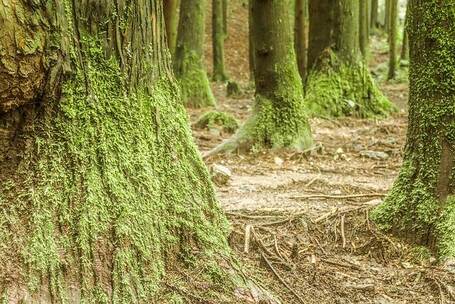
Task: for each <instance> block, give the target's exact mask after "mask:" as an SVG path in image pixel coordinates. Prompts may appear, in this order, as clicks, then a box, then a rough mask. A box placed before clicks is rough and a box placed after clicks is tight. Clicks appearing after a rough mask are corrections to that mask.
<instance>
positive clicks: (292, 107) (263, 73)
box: [208, 0, 312, 155]
mask: <svg viewBox="0 0 455 304" xmlns="http://www.w3.org/2000/svg"><path fill="white" fill-rule="evenodd" d="M291 4H292V5H291ZM293 4H294V3H293V0H268V1H265V2H264V1H263V0H253V1H252V7H251V10H252V29H253V32H252V38H253V43H254V62H255V70H254V79H255V84H256V96H255V106H254V107H255V108H254V113H253V114H252V116H251V117H250V118H249V119H248V120H247V121H246V122H245V124H244V125H243V126H242V127H241V128H240V129H239V130H238V132H237V133H236V134H235V135H234V137H233V138H231V139H229V140H228V141H226V142H225V143H223V144H221V145H220V146H218V147H216V148H215V149H214V150H212V151H211V152H209V154H208V155H211V154H214V153H218V152H221V151H233V150H236V149H240V150H249V149H251V148H258V149H261V148H283V147H289V148H293V149H297V150H302V149H306V148H308V147H309V146H311V145H312V137H311V131H310V126H309V123H308V119H307V116H306V114H305V110H304V104H303V89H302V82H301V78H300V76H299V71H298V68H297V60H296V55H295V50H294V33H293V30H292V29H293V20H291V19H290V18H289V16H290V15H291V16H292V11H291V9H294V5H293Z"/></svg>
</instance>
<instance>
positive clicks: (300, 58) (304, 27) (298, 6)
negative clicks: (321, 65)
mask: <svg viewBox="0 0 455 304" xmlns="http://www.w3.org/2000/svg"><path fill="white" fill-rule="evenodd" d="M295 51H296V54H297V65H298V68H299V73H300V77H301V78H302V79H303V80H304V79H305V78H306V74H307V70H308V66H307V65H308V0H296V1H295Z"/></svg>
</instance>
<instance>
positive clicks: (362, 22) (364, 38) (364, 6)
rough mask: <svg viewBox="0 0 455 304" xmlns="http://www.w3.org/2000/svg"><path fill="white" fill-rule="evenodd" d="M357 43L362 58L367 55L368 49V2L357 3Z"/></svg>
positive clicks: (365, 0)
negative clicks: (358, 13) (358, 43)
mask: <svg viewBox="0 0 455 304" xmlns="http://www.w3.org/2000/svg"><path fill="white" fill-rule="evenodd" d="M359 10H360V16H359V41H360V51H361V52H362V55H363V57H366V56H367V55H368V47H369V40H370V34H369V25H368V21H369V18H368V16H369V14H368V12H369V9H368V0H364V1H359Z"/></svg>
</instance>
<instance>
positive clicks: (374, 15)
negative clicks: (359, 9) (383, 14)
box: [370, 0, 379, 31]
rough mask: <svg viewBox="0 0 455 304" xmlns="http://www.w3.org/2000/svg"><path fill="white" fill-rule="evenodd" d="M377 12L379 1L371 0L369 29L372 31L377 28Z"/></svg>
mask: <svg viewBox="0 0 455 304" xmlns="http://www.w3.org/2000/svg"><path fill="white" fill-rule="evenodd" d="M378 10H379V0H371V17H370V28H371V29H372V31H374V30H376V29H377V28H378Z"/></svg>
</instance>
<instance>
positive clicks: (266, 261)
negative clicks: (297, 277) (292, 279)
mask: <svg viewBox="0 0 455 304" xmlns="http://www.w3.org/2000/svg"><path fill="white" fill-rule="evenodd" d="M261 256H262V258H263V259H264V261H265V263H266V264H267V266H268V267H269V269H270V270H271V271H272V272H273V274H274V275H275V276H276V278H277V279H278V280H279V281H280V282H281V283H282V284H283V285H284V286H285V287H286V288H287V289H289V291H290V292H291V293H292V294H293V295H294V296H295V297H296V298H297V299H298V300H299V301H300V302H301V303H303V304H305V303H306V302H305V301H304V300H303V299H302V298H301V297H300V296H299V294H298V293H297V292H295V290H294V289H293V288H292V287H291V286H289V284H288V283H286V281H285V280H284V279H283V278H282V277H281V276H280V274H279V273H278V272H277V271H276V269H275V268H274V267H273V265H272V263H270V261H269V259H267V257H266V256H265V254H264V252H261Z"/></svg>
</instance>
